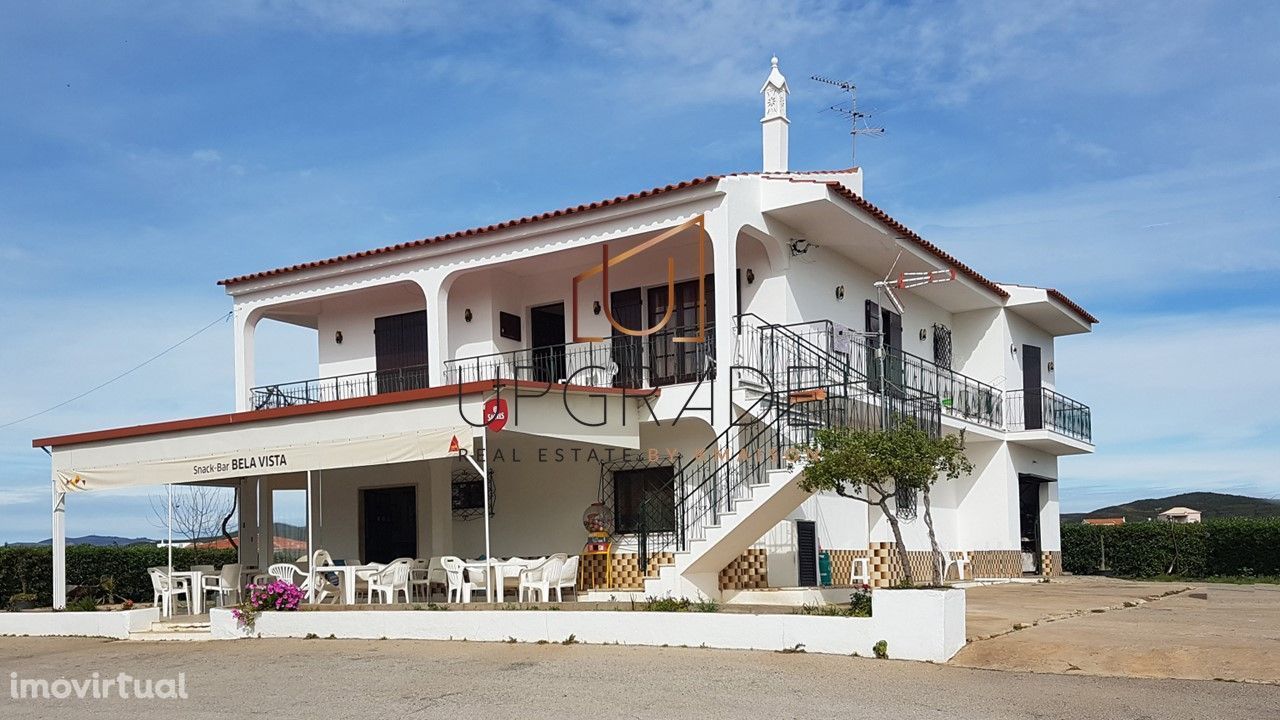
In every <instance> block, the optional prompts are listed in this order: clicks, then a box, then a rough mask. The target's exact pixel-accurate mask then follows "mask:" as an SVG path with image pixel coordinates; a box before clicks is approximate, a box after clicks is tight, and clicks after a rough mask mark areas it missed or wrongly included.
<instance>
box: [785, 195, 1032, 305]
mask: <svg viewBox="0 0 1280 720" xmlns="http://www.w3.org/2000/svg"><path fill="white" fill-rule="evenodd" d="M802 182H803V181H802ZM825 185H826V186H827V187H828V188H830V189H831V191H832V192H834V193H835V194H837V195H839V196H840V197H843V198H845V199H846V200H848V201H849V202H852V203H853V204H854V205H856V206H858V208H860V209H862V210H864V211H866V212H867V214H869V215H871V217H873V218H875V219H876V220H877V221H878V222H879V223H880V224H881V225H884V226H885V227H886V228H888V229H889V230H892V231H893V232H895V233H898V234H899V235H901V236H902V237H904V238H906V239H908V240H910V241H911V242H913V243H915V244H916V245H917V246H919V247H920V248H922V249H923V250H925V252H928V253H929V254H930V255H933V256H934V257H936V258H938V259H939V260H941V261H942V262H944V263H946V264H947V265H948V266H950V267H953V268H955V269H956V271H957V272H960V273H962V274H964V275H965V276H966V277H968V278H969V279H970V280H973V281H974V282H976V283H978V284H979V285H981V286H982V287H984V288H986V289H987V290H990V291H991V294H993V295H995V296H996V297H998V298H1000V299H1002V300H1004V299H1008V297H1009V293H1007V292H1005V290H1004V289H1003V288H1001V287H1000V286H999V285H997V284H995V283H994V282H992V281H991V280H988V279H987V278H985V277H983V276H982V274H981V273H979V272H978V271H977V270H974V269H973V268H971V267H969V266H968V265H965V264H964V263H962V262H960V261H959V260H958V259H956V257H955V256H954V255H952V254H950V253H948V252H946V251H945V250H943V249H942V248H940V247H938V246H937V245H934V244H933V243H931V242H929V241H928V240H925V239H924V238H922V237H920V235H919V234H917V233H916V231H914V230H912V229H911V228H909V227H907V226H906V225H903V224H902V223H900V222H898V221H897V220H895V219H894V218H892V217H890V215H889V213H886V212H885V211H883V210H881V209H880V208H878V207H876V206H875V205H873V204H871V203H870V202H867V201H866V200H864V199H863V198H862V197H861V196H860V195H858V194H857V193H855V192H853V191H852V190H850V189H849V188H847V187H845V186H843V185H841V184H840V183H838V182H827V183H825Z"/></svg>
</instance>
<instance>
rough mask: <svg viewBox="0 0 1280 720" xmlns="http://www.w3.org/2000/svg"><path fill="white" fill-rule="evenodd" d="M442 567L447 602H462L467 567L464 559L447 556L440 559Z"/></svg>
mask: <svg viewBox="0 0 1280 720" xmlns="http://www.w3.org/2000/svg"><path fill="white" fill-rule="evenodd" d="M440 567H441V568H442V569H443V570H444V576H445V596H444V597H445V602H462V575H463V573H462V571H463V570H464V569H465V567H466V566H465V564H464V563H463V562H462V558H460V557H454V556H453V555H446V556H444V557H442V558H440Z"/></svg>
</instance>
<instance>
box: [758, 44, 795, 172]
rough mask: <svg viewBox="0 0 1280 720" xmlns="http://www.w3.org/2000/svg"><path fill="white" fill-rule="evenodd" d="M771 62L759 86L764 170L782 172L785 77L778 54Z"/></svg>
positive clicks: (786, 120) (784, 153)
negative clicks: (762, 110) (761, 105)
mask: <svg viewBox="0 0 1280 720" xmlns="http://www.w3.org/2000/svg"><path fill="white" fill-rule="evenodd" d="M770 62H771V63H772V64H773V67H772V69H770V70H769V77H768V79H766V80H765V81H764V86H763V87H761V88H760V93H761V94H762V95H764V117H763V118H761V119H760V124H761V130H762V137H763V140H764V171H765V172H767V173H774V172H776V173H784V172H786V171H787V125H789V124H791V121H790V120H788V119H787V94H788V93H790V92H791V90H790V89H788V88H787V79H786V78H785V77H783V76H782V72H781V71H780V70H778V56H777V55H775V56H773V58H772V60H771V61H770Z"/></svg>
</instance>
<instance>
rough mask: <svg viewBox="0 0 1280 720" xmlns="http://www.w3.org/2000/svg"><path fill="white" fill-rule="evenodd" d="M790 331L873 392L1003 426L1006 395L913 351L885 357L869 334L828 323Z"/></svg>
mask: <svg viewBox="0 0 1280 720" xmlns="http://www.w3.org/2000/svg"><path fill="white" fill-rule="evenodd" d="M785 327H786V328H788V329H789V330H790V331H792V332H794V333H796V334H798V335H800V336H802V337H803V338H805V340H807V341H808V343H809V344H810V345H813V346H816V347H819V348H821V349H822V350H823V351H824V352H825V353H828V354H829V355H830V357H832V358H837V359H840V360H843V361H844V362H847V363H848V367H849V371H850V376H851V377H853V378H865V381H866V386H867V388H869V389H871V390H874V391H883V393H884V394H886V395H893V396H899V397H908V398H921V397H930V398H936V399H937V400H938V404H939V405H941V406H942V412H943V413H945V414H947V415H950V416H952V417H958V418H962V419H964V420H968V421H969V422H973V423H977V424H980V425H986V426H987V427H991V428H996V429H999V428H1002V427H1004V412H1003V406H1004V403H1003V400H1002V398H1001V395H1002V392H1001V391H1000V389H999V388H997V387H995V386H993V385H989V384H987V383H984V382H982V381H981V380H976V379H974V378H971V377H969V376H968V375H965V374H964V373H960V372H956V371H955V370H952V369H950V368H945V367H942V366H941V365H938V364H937V363H934V362H932V361H930V360H926V359H924V358H922V357H919V356H918V355H912V354H911V353H908V352H901V351H899V352H896V353H890V354H889V355H888V356H887V357H884V358H881V357H880V356H879V348H878V347H877V346H876V345H874V344H873V343H872V342H868V340H867V337H866V335H865V334H864V333H857V332H854V331H853V330H851V329H849V328H847V327H844V326H843V325H840V324H838V323H833V322H831V321H829V320H819V321H815V322H806V323H796V324H793V325H787V326H785ZM882 375H883V376H884V378H883V379H884V383H883V388H882V387H881V376H882Z"/></svg>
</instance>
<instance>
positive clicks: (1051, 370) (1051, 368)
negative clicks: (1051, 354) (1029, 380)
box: [1049, 360, 1053, 372]
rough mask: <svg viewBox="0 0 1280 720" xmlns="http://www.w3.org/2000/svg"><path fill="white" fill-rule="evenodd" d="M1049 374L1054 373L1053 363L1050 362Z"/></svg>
mask: <svg viewBox="0 0 1280 720" xmlns="http://www.w3.org/2000/svg"><path fill="white" fill-rule="evenodd" d="M1049 372H1053V361H1052V360H1050V361H1049Z"/></svg>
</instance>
